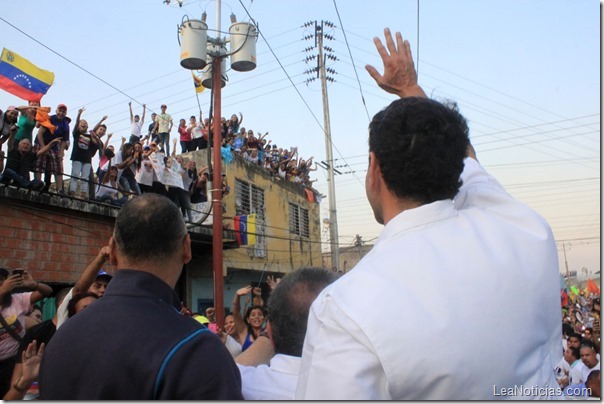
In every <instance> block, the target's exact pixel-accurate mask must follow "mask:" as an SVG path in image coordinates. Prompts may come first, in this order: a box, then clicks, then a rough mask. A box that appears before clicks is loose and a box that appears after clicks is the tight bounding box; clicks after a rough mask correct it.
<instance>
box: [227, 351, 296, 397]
mask: <svg viewBox="0 0 604 404" xmlns="http://www.w3.org/2000/svg"><path fill="white" fill-rule="evenodd" d="M237 366H238V367H239V372H240V373H241V392H242V393H243V398H245V399H246V400H293V399H294V393H295V392H296V384H297V383H298V373H299V371H300V358H298V357H295V356H289V355H283V354H277V355H275V356H274V357H273V358H272V359H271V361H270V365H269V366H267V365H259V366H242V365H240V364H237Z"/></svg>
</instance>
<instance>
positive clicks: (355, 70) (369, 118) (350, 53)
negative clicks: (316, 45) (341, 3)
mask: <svg viewBox="0 0 604 404" xmlns="http://www.w3.org/2000/svg"><path fill="white" fill-rule="evenodd" d="M418 1H419V0H418ZM333 6H334V7H335V9H336V14H337V15H338V21H340V27H342V33H343V34H344V41H345V42H346V48H347V49H348V54H349V55H350V60H351V61H352V67H353V69H354V74H355V76H356V77H357V83H359V91H360V92H361V100H362V101H363V107H365V112H366V113H367V120H368V121H371V117H370V116H369V110H368V109H367V103H365V96H364V95H363V87H362V86H361V80H360V79H359V74H358V73H357V67H356V65H355V64H354V58H353V57H352V52H351V51H350V45H349V44H348V38H347V37H346V30H345V29H344V23H343V22H342V18H341V17H340V12H339V11H338V5H337V4H336V0H333Z"/></svg>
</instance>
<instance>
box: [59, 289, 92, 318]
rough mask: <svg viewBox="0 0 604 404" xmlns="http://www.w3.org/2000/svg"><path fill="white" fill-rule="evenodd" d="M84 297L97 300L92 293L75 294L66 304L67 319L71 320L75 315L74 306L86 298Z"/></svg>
mask: <svg viewBox="0 0 604 404" xmlns="http://www.w3.org/2000/svg"><path fill="white" fill-rule="evenodd" d="M86 297H93V298H95V299H98V298H99V297H98V296H97V295H95V294H94V293H91V292H84V293H78V294H75V295H74V296H73V297H72V298H71V300H70V301H69V303H67V317H68V318H71V317H73V316H74V315H75V314H76V304H77V303H78V302H79V301H80V300H82V299H84V298H86Z"/></svg>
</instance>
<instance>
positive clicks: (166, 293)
mask: <svg viewBox="0 0 604 404" xmlns="http://www.w3.org/2000/svg"><path fill="white" fill-rule="evenodd" d="M119 295H128V296H138V297H156V298H159V299H160V300H161V301H163V302H165V303H167V304H169V305H171V306H173V307H174V308H175V309H176V310H180V308H181V303H180V300H179V298H178V295H177V294H176V292H174V289H172V288H171V287H170V285H168V284H167V283H166V282H164V281H162V280H161V279H159V278H158V277H157V276H155V275H152V274H150V273H148V272H143V271H136V270H133V269H120V270H118V271H117V272H116V274H115V275H114V276H113V279H111V282H109V284H108V285H107V290H106V292H105V296H119Z"/></svg>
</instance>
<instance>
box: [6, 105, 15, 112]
mask: <svg viewBox="0 0 604 404" xmlns="http://www.w3.org/2000/svg"><path fill="white" fill-rule="evenodd" d="M16 109H17V107H15V106H14V105H11V106H10V107H8V108H6V112H8V111H14V110H16Z"/></svg>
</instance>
